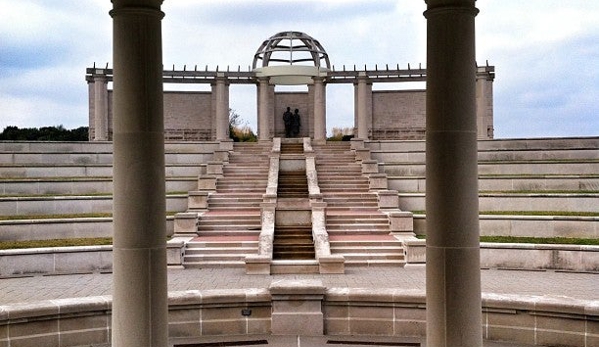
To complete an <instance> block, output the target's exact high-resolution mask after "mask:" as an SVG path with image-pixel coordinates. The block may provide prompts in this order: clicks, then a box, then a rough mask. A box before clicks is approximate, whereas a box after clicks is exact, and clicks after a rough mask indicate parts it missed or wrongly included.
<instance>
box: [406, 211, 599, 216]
mask: <svg viewBox="0 0 599 347" xmlns="http://www.w3.org/2000/svg"><path fill="white" fill-rule="evenodd" d="M412 213H414V214H424V215H426V211H424V210H414V211H412ZM479 215H492V216H559V217H599V212H581V211H480V212H479Z"/></svg>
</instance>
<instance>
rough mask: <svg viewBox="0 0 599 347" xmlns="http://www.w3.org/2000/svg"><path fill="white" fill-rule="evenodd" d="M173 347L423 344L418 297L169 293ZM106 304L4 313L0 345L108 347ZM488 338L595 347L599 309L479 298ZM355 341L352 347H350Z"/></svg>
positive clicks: (293, 285) (318, 290) (321, 289)
mask: <svg viewBox="0 0 599 347" xmlns="http://www.w3.org/2000/svg"><path fill="white" fill-rule="evenodd" d="M168 302H169V313H168V324H169V343H174V344H177V343H178V342H186V343H190V342H194V343H198V342H206V341H219V342H223V341H232V338H231V336H236V338H237V339H238V340H239V338H240V337H241V338H243V336H248V337H250V336H253V337H255V336H262V337H267V338H269V336H270V335H271V334H272V335H304V336H306V335H309V336H326V337H328V338H331V337H335V338H336V339H352V338H353V339H355V341H357V340H358V339H359V337H360V336H375V335H376V336H388V337H393V338H394V339H397V338H399V339H411V341H417V342H416V343H418V341H422V339H423V338H424V336H425V335H426V298H425V293H424V291H421V290H402V289H399V288H389V289H352V288H326V287H325V286H323V285H322V283H321V282H320V281H318V280H310V281H297V280H296V281H279V282H273V283H272V284H271V286H270V287H269V288H260V289H258V288H250V289H228V290H222V289H221V290H203V291H199V290H189V291H184V292H171V293H169V298H168ZM111 305H112V300H111V297H110V296H101V297H87V298H76V299H59V300H51V301H42V302H29V303H23V304H10V305H2V306H0V327H2V329H3V331H5V334H3V335H1V336H0V343H3V344H7V345H13V344H15V345H16V344H17V343H18V345H19V346H32V347H38V346H58V345H60V346H80V345H94V346H108V344H109V343H110V335H111V327H110V320H111V317H110V316H111ZM482 310H483V322H482V325H483V334H484V335H483V337H484V339H486V340H491V341H502V342H511V343H516V344H526V345H538V346H543V345H545V346H547V345H559V346H566V347H570V346H571V347H579V346H597V345H599V333H598V332H597V328H596V325H597V324H596V322H597V321H598V320H599V306H598V305H597V302H596V301H590V300H577V299H573V298H567V297H544V296H543V297H540V296H527V295H503V294H501V295H500V294H486V293H485V294H483V297H482ZM42 329H43V330H42ZM348 341H349V340H348Z"/></svg>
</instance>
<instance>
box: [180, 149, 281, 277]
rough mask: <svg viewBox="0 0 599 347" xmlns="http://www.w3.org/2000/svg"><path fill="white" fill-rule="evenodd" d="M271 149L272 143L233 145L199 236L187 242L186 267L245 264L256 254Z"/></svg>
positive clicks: (211, 195)
mask: <svg viewBox="0 0 599 347" xmlns="http://www.w3.org/2000/svg"><path fill="white" fill-rule="evenodd" d="M270 150H271V145H270V143H235V144H234V146H233V151H232V152H230V153H229V161H228V163H225V165H224V166H223V175H222V177H218V179H217V181H216V191H215V192H214V193H212V194H210V195H209V197H208V208H207V211H206V212H204V213H203V214H202V215H201V216H200V218H199V221H198V225H197V226H198V237H196V238H194V239H193V240H191V241H190V242H188V243H187V245H186V249H185V255H184V258H183V265H184V266H185V267H219V266H226V267H234V266H238V267H243V266H244V264H245V262H244V261H245V257H246V256H247V255H252V254H256V252H257V250H258V235H259V234H260V229H261V219H260V218H261V217H260V211H261V210H260V204H261V203H262V195H263V194H264V193H265V191H266V185H267V181H268V167H269V153H270Z"/></svg>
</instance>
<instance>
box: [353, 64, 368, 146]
mask: <svg viewBox="0 0 599 347" xmlns="http://www.w3.org/2000/svg"><path fill="white" fill-rule="evenodd" d="M357 89H358V92H357V93H356V94H357V102H356V108H357V109H356V113H357V117H356V118H357V119H358V134H357V138H359V139H363V140H367V139H368V126H369V119H368V118H369V115H370V112H368V104H369V103H368V77H366V73H364V72H360V74H359V76H358V85H357Z"/></svg>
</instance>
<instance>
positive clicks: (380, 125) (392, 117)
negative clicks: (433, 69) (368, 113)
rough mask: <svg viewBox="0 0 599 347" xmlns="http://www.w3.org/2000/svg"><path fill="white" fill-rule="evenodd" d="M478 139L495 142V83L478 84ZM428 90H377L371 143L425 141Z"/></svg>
mask: <svg viewBox="0 0 599 347" xmlns="http://www.w3.org/2000/svg"><path fill="white" fill-rule="evenodd" d="M476 86H477V91H476V103H477V105H476V113H477V114H476V118H477V123H478V138H479V139H492V138H493V83H492V81H487V80H483V79H481V80H477V83H476ZM425 128H426V90H423V89H422V90H376V91H373V92H372V127H371V129H370V139H371V140H390V139H395V140H398V139H399V140H424V138H425Z"/></svg>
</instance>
